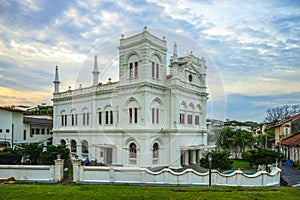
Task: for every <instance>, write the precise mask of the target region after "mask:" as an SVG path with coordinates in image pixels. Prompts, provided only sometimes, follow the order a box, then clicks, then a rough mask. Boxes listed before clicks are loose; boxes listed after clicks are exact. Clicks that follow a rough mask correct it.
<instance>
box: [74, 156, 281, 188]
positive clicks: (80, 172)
mask: <svg viewBox="0 0 300 200" xmlns="http://www.w3.org/2000/svg"><path fill="white" fill-rule="evenodd" d="M280 174H281V170H280V169H279V168H277V167H275V168H273V169H272V171H271V173H268V172H266V171H259V172H257V173H255V174H253V175H246V174H244V173H243V172H242V171H240V170H236V171H234V172H233V173H231V174H222V173H220V172H218V171H216V170H212V174H211V182H212V185H219V186H279V185H280ZM73 181H74V182H82V183H131V184H154V185H162V184H163V185H208V182H209V173H208V172H206V173H199V172H196V171H194V170H193V169H186V170H185V171H183V172H180V173H176V172H174V171H172V170H170V169H163V170H161V171H159V172H152V171H149V170H148V169H146V168H138V167H113V166H112V167H96V166H80V163H79V161H77V160H73Z"/></svg>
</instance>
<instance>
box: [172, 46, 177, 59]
mask: <svg viewBox="0 0 300 200" xmlns="http://www.w3.org/2000/svg"><path fill="white" fill-rule="evenodd" d="M173 60H174V61H177V44H176V42H174V50H173Z"/></svg>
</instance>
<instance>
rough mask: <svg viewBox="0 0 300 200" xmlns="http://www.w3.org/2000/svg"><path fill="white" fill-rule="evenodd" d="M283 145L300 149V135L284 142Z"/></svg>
mask: <svg viewBox="0 0 300 200" xmlns="http://www.w3.org/2000/svg"><path fill="white" fill-rule="evenodd" d="M281 144H283V145H286V146H291V147H300V133H297V134H296V135H292V136H290V137H288V138H286V139H284V140H282V141H281Z"/></svg>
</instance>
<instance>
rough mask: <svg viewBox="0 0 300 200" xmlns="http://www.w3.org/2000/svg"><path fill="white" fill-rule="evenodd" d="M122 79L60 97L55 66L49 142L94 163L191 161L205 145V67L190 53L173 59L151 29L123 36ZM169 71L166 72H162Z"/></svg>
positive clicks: (195, 160)
mask: <svg viewBox="0 0 300 200" xmlns="http://www.w3.org/2000/svg"><path fill="white" fill-rule="evenodd" d="M118 49H119V81H118V82H112V81H109V82H108V83H106V84H103V83H99V82H98V76H99V73H101V72H99V71H98V64H97V56H95V61H94V69H93V71H92V75H93V83H92V84H91V86H90V87H86V88H83V87H80V88H78V89H75V90H71V89H69V90H67V91H64V92H60V90H59V84H60V80H59V78H58V68H57V67H56V72H55V80H54V93H53V99H52V100H53V106H54V108H53V111H54V113H53V123H54V124H53V143H54V144H56V145H58V144H62V145H67V146H68V147H69V148H70V150H71V154H72V156H73V157H75V156H78V157H79V158H80V159H83V160H84V159H85V158H86V157H88V158H89V160H91V161H95V162H96V163H98V164H100V163H101V164H103V165H117V166H127V167H128V166H136V167H147V168H152V167H158V166H168V167H170V168H180V167H181V166H183V165H190V164H196V163H198V162H199V159H200V158H201V157H202V156H203V152H205V151H208V150H210V149H212V148H213V146H209V145H208V144H207V134H208V133H207V129H206V103H207V99H208V97H207V96H208V93H207V91H206V65H205V60H204V59H203V58H197V57H196V56H194V55H193V54H192V53H189V54H188V55H185V56H183V57H178V56H177V45H176V44H174V50H173V55H172V57H171V59H170V62H169V63H170V64H169V66H167V41H166V40H165V38H162V39H161V38H158V37H156V36H155V35H152V34H151V33H149V32H148V30H147V27H145V28H144V29H143V31H142V32H141V33H139V34H136V35H133V36H131V37H128V38H125V37H124V36H122V38H121V39H120V46H119V47H118ZM167 67H168V68H169V70H168V71H169V74H168V75H167Z"/></svg>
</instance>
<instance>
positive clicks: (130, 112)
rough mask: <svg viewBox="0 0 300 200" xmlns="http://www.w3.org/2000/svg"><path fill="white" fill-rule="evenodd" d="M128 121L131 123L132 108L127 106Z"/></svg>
mask: <svg viewBox="0 0 300 200" xmlns="http://www.w3.org/2000/svg"><path fill="white" fill-rule="evenodd" d="M129 123H130V124H132V108H129Z"/></svg>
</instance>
